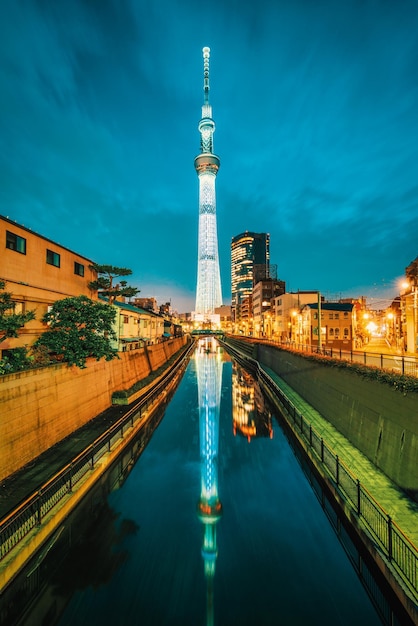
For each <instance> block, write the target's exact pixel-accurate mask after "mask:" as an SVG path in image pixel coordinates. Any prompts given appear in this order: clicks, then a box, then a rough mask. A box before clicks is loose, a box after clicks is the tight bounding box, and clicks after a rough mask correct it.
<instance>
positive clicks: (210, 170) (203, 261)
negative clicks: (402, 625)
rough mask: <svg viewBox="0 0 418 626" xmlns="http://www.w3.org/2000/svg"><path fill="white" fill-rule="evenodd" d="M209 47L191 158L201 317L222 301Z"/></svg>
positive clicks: (218, 164) (205, 315)
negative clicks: (195, 147)
mask: <svg viewBox="0 0 418 626" xmlns="http://www.w3.org/2000/svg"><path fill="white" fill-rule="evenodd" d="M209 56H210V49H209V48H207V47H206V48H203V91H204V101H203V106H202V119H201V120H200V122H199V126H198V129H199V132H200V154H199V155H198V156H197V157H196V158H195V160H194V166H195V169H196V172H197V175H198V177H199V239H198V262H197V289H196V307H195V309H196V310H195V312H196V313H197V314H200V315H203V316H204V317H205V318H207V317H209V316H210V315H212V314H214V312H215V308H216V307H219V306H221V305H222V290H221V275H220V270H219V254H218V234H217V225H216V193H215V181H216V174H217V173H218V169H219V166H220V160H219V157H218V156H216V154H214V152H213V133H214V132H215V122H214V121H213V119H212V107H211V105H210V104H209Z"/></svg>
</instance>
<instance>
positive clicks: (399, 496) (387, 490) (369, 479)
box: [260, 364, 418, 546]
mask: <svg viewBox="0 0 418 626" xmlns="http://www.w3.org/2000/svg"><path fill="white" fill-rule="evenodd" d="M260 366H261V364H260ZM261 367H262V368H263V369H264V371H266V372H267V373H268V375H269V376H270V377H271V378H272V379H273V380H274V382H275V383H276V384H277V386H278V387H279V388H280V389H281V390H282V391H283V392H284V393H285V395H286V396H287V397H288V398H289V400H290V401H291V402H292V403H293V404H294V406H295V407H296V408H297V410H298V411H299V412H300V413H301V414H302V415H303V416H304V417H305V419H306V420H307V421H308V422H310V423H311V425H312V427H313V428H314V429H315V431H316V432H317V433H318V434H319V435H320V436H321V437H322V438H323V439H324V441H325V442H326V443H327V445H328V447H329V448H331V449H332V451H333V452H334V453H335V454H338V457H339V459H340V460H341V461H342V462H343V463H344V464H345V465H346V466H347V467H348V468H349V469H350V471H351V473H352V474H354V476H355V477H356V478H357V479H358V480H359V481H360V482H361V484H362V485H363V486H364V487H365V488H366V489H367V490H368V491H369V492H370V494H371V495H372V496H373V498H374V499H375V500H376V501H377V502H378V503H379V504H380V506H381V507H382V508H383V509H384V510H385V511H386V513H387V514H388V515H390V516H391V518H392V520H393V521H394V522H395V523H396V524H397V525H398V526H399V528H400V529H401V530H402V531H403V533H404V534H405V535H406V536H407V537H408V538H409V540H410V541H411V542H412V543H413V544H414V545H415V546H418V503H416V502H414V501H413V500H411V499H410V498H408V497H407V496H406V494H405V493H404V492H403V491H402V490H401V489H399V487H397V486H396V485H395V484H394V483H393V482H392V481H391V480H390V479H389V478H388V477H387V476H386V475H385V474H384V473H383V472H381V471H380V470H379V469H378V468H377V467H376V466H375V465H374V464H373V463H372V462H371V461H369V459H368V458H367V457H365V456H364V454H362V453H361V452H360V451H359V450H358V449H357V448H355V447H354V446H353V445H352V444H351V443H350V441H349V440H348V439H346V437H344V435H342V434H341V433H340V432H339V431H338V430H337V429H336V428H334V426H332V424H331V423H330V422H328V421H327V420H326V419H325V418H324V417H322V416H321V415H320V413H318V411H316V410H315V409H314V408H313V407H312V406H311V405H310V404H308V403H307V402H306V401H305V400H304V399H303V398H302V397H301V396H300V395H299V394H298V393H296V391H294V390H293V389H292V388H291V387H289V385H287V384H286V383H285V382H284V380H282V379H281V378H280V376H278V375H277V374H276V373H275V372H274V371H273V370H272V369H270V368H268V367H266V366H261Z"/></svg>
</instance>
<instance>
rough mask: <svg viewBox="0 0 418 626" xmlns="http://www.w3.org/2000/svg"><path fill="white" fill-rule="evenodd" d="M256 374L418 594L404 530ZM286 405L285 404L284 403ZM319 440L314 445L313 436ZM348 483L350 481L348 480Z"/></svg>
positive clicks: (414, 552)
mask: <svg viewBox="0 0 418 626" xmlns="http://www.w3.org/2000/svg"><path fill="white" fill-rule="evenodd" d="M257 369H258V375H259V377H260V378H261V379H262V380H264V382H265V383H266V384H267V386H269V387H270V388H271V390H272V391H273V392H274V393H275V395H276V396H279V399H280V401H281V402H282V400H283V402H282V404H284V406H285V408H286V411H287V413H288V416H290V417H291V418H292V421H293V424H292V425H293V427H294V428H295V429H296V430H297V431H298V434H299V435H300V436H301V438H302V440H303V442H304V444H305V446H306V448H309V449H310V450H311V452H312V453H313V454H314V456H315V458H316V460H317V461H319V462H320V463H321V465H322V467H323V468H324V469H325V470H326V472H327V474H328V476H329V477H330V478H331V480H332V481H333V483H334V487H335V489H336V490H337V491H338V493H339V495H340V496H341V497H342V498H343V500H344V501H345V502H346V503H347V504H348V505H349V506H350V508H351V509H352V511H354V512H355V513H356V515H357V516H358V518H359V519H362V520H363V521H364V522H365V523H366V525H367V527H368V528H369V530H370V531H371V533H372V535H373V536H374V538H375V539H377V540H378V542H379V545H380V546H381V548H382V549H383V553H384V554H385V556H386V558H387V559H388V561H390V562H391V563H392V564H393V565H394V566H395V568H396V569H397V571H398V572H399V573H400V574H401V575H402V577H403V579H404V580H405V581H406V582H407V583H408V584H409V586H410V588H411V589H412V590H413V591H414V593H415V594H416V595H417V594H418V549H417V547H416V546H415V545H414V544H413V543H412V541H411V540H410V539H409V538H408V537H407V536H406V535H405V534H404V532H403V531H402V530H401V529H400V527H399V526H398V525H397V524H396V523H395V522H394V521H393V520H392V519H391V517H390V516H389V515H388V513H387V512H386V511H385V509H384V508H383V507H382V506H381V505H380V504H379V503H378V502H377V500H375V498H374V497H373V496H372V495H371V494H370V493H369V491H368V490H367V489H366V488H365V487H364V486H363V485H362V484H361V482H360V480H358V479H357V478H356V477H355V476H354V474H353V473H352V472H351V470H350V469H349V468H348V467H347V466H346V465H345V464H344V463H343V461H341V460H340V459H339V457H338V455H337V454H335V453H334V451H333V450H332V449H331V448H330V447H329V446H328V445H327V443H326V442H325V441H324V440H323V438H322V437H321V436H320V435H319V434H318V433H317V432H316V430H315V428H314V427H313V426H312V424H311V423H310V422H308V421H307V420H306V419H305V418H304V416H303V415H302V413H300V412H299V411H298V410H297V408H296V407H295V406H294V405H293V404H292V402H291V401H290V400H289V399H288V398H287V397H286V395H285V394H284V392H283V391H282V390H281V389H280V388H279V387H278V386H277V385H276V383H275V381H274V380H273V379H272V378H271V377H270V376H269V375H268V374H267V372H266V371H265V370H263V369H262V368H261V367H260V365H259V364H258V363H257ZM286 405H287V406H286ZM315 439H316V441H317V442H320V450H321V451H320V452H318V449H317V448H318V446H315V445H314V443H313V442H314V440H315ZM341 469H343V470H344V474H345V477H346V480H347V481H348V484H344V483H343V481H342V480H341V476H340V472H341ZM350 483H351V484H350Z"/></svg>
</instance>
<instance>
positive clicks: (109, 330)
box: [34, 296, 117, 368]
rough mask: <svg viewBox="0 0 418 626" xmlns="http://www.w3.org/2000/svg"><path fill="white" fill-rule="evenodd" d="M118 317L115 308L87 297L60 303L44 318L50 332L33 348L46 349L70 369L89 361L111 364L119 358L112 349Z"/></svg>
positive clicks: (67, 299)
mask: <svg viewBox="0 0 418 626" xmlns="http://www.w3.org/2000/svg"><path fill="white" fill-rule="evenodd" d="M115 315H116V310H115V308H114V307H109V305H107V304H103V303H101V302H94V301H93V300H90V298H87V296H77V297H74V298H64V299H63V300H57V301H56V302H54V304H53V305H52V307H51V310H50V311H48V313H45V315H44V316H43V318H42V321H43V322H44V323H45V324H48V325H49V328H48V330H46V331H45V332H44V333H43V334H42V335H41V336H40V337H39V338H38V339H37V340H36V342H35V344H34V347H35V349H39V348H40V347H41V346H45V347H46V348H47V349H48V350H49V351H50V352H52V353H54V354H56V355H59V356H61V357H62V358H63V360H64V361H66V362H67V363H68V364H69V365H77V366H78V367H80V368H84V367H85V366H86V359H87V358H88V357H94V358H95V359H96V360H97V361H99V360H100V359H101V358H103V357H104V358H105V359H106V361H110V360H112V359H114V358H117V351H116V350H114V349H113V348H112V346H111V340H112V339H114V340H115V339H116V338H117V337H116V334H115V332H114V330H113V326H112V324H113V322H114V320H115Z"/></svg>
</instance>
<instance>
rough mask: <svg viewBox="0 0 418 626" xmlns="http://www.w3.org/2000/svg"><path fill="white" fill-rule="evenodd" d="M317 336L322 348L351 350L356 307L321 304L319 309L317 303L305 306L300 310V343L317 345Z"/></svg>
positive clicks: (341, 303)
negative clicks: (319, 338)
mask: <svg viewBox="0 0 418 626" xmlns="http://www.w3.org/2000/svg"><path fill="white" fill-rule="evenodd" d="M319 329H320V330H319ZM319 332H320V333H321V334H320V335H319ZM319 336H320V337H321V347H322V348H325V349H326V348H333V349H338V350H339V349H341V350H352V349H353V348H354V345H355V337H356V305H355V304H354V303H348V302H322V303H321V304H320V306H319V307H318V302H316V303H312V304H306V305H305V306H304V307H303V309H302V343H303V344H305V345H318V344H319V341H318V337H319Z"/></svg>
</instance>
